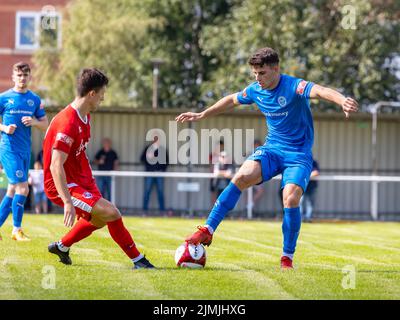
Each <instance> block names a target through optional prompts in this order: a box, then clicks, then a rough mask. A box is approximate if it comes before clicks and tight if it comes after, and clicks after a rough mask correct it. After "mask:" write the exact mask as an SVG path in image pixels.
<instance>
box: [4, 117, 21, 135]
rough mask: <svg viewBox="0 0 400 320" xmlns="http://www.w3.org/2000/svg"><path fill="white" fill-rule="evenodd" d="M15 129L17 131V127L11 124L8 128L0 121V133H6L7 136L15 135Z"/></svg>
mask: <svg viewBox="0 0 400 320" xmlns="http://www.w3.org/2000/svg"><path fill="white" fill-rule="evenodd" d="M15 129H17V125H15V124H10V125H8V126H6V125H5V124H3V123H2V122H1V120H0V131H2V132H5V133H7V134H13V133H14V132H15Z"/></svg>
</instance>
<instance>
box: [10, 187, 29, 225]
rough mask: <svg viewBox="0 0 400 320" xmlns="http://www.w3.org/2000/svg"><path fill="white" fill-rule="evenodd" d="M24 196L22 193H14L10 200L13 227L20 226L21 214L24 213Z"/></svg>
mask: <svg viewBox="0 0 400 320" xmlns="http://www.w3.org/2000/svg"><path fill="white" fill-rule="evenodd" d="M25 200H26V197H25V196H24V195H22V194H16V195H15V196H14V200H13V202H12V212H13V221H14V227H16V228H20V227H21V222H22V216H23V214H24V204H25Z"/></svg>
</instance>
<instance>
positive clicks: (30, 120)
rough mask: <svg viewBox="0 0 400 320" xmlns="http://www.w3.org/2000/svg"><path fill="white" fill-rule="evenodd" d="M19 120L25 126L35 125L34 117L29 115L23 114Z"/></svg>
mask: <svg viewBox="0 0 400 320" xmlns="http://www.w3.org/2000/svg"><path fill="white" fill-rule="evenodd" d="M21 122H22V123H23V124H24V126H25V127H33V126H34V125H35V119H33V118H32V117H30V116H25V117H22V118H21Z"/></svg>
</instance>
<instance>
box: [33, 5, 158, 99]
mask: <svg viewBox="0 0 400 320" xmlns="http://www.w3.org/2000/svg"><path fill="white" fill-rule="evenodd" d="M157 23H158V22H157V21H155V20H154V19H151V18H149V17H148V15H147V13H146V12H145V11H144V10H143V7H142V6H141V1H140V0H119V1H108V0H80V1H72V2H70V3H69V4H68V5H67V7H66V10H65V12H64V15H63V29H62V30H63V43H62V49H61V50H59V51H58V50H49V48H48V47H46V46H43V47H42V48H41V49H40V50H38V51H37V52H36V53H35V55H34V58H33V60H34V63H35V66H36V68H35V79H36V82H37V83H38V84H39V86H40V87H42V88H45V89H44V92H42V94H43V95H44V96H45V97H47V98H48V99H49V100H50V101H51V102H52V103H53V104H58V105H65V104H66V103H68V102H70V100H71V97H73V95H74V88H75V82H76V81H75V79H76V75H77V74H78V72H79V70H80V69H81V68H83V67H97V68H100V69H102V70H103V71H105V72H106V74H107V75H108V76H109V78H110V83H109V89H108V90H107V93H106V97H105V105H113V106H126V105H132V104H134V103H136V104H140V103H141V102H143V101H146V99H144V100H140V99H135V98H136V97H145V98H146V97H151V80H152V78H151V71H149V72H148V74H142V73H141V72H142V63H141V58H142V49H143V43H144V42H145V40H146V36H147V31H148V28H149V27H150V26H156V25H157ZM150 70H151V69H150Z"/></svg>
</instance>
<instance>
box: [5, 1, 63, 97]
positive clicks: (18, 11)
mask: <svg viewBox="0 0 400 320" xmlns="http://www.w3.org/2000/svg"><path fill="white" fill-rule="evenodd" d="M67 2H68V0H24V1H21V0H1V1H0V92H2V91H4V90H7V89H9V88H10V87H12V86H13V83H12V81H11V67H12V65H13V64H15V63H16V62H18V61H26V62H28V63H31V57H32V54H33V52H34V51H35V50H36V49H37V48H39V47H40V44H41V40H42V39H43V37H44V36H46V37H47V39H48V38H49V37H50V38H51V39H52V41H53V42H52V45H54V47H55V48H59V47H60V46H61V37H62V32H61V31H62V30H61V21H62V9H63V7H65V5H66V3H67Z"/></svg>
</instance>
